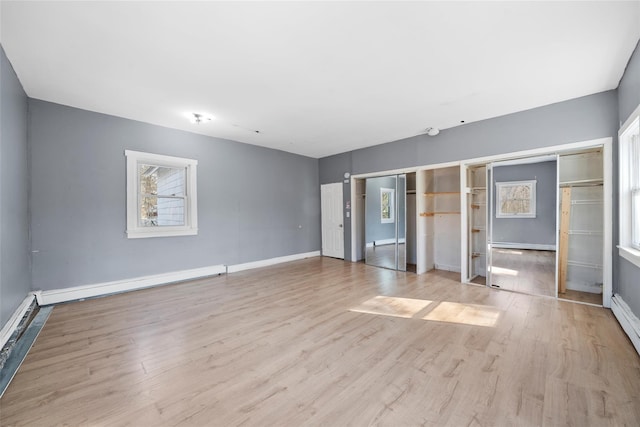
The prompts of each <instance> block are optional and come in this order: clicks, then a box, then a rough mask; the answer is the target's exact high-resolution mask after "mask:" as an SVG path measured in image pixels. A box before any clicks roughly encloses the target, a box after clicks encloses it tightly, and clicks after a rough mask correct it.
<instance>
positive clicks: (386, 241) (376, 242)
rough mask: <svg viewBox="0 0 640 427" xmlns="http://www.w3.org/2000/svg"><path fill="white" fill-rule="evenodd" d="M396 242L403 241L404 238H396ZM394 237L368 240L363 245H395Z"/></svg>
mask: <svg viewBox="0 0 640 427" xmlns="http://www.w3.org/2000/svg"><path fill="white" fill-rule="evenodd" d="M397 242H398V243H405V242H406V241H405V239H398V240H397ZM395 244H396V239H382V240H374V241H373V242H368V243H367V244H366V245H365V247H367V248H373V247H374V246H384V245H395Z"/></svg>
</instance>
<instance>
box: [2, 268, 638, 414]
mask: <svg viewBox="0 0 640 427" xmlns="http://www.w3.org/2000/svg"><path fill="white" fill-rule="evenodd" d="M457 277H458V274H454V273H443V272H438V271H436V272H433V273H429V274H426V275H415V274H411V273H401V272H396V271H391V270H385V269H381V268H375V267H371V266H367V265H364V264H362V263H349V262H343V261H339V260H335V259H330V258H312V259H308V260H303V261H297V262H293V263H288V264H282V265H279V266H274V267H269V268H264V269H260V270H252V271H245V272H240V273H234V274H231V275H228V276H219V277H214V278H211V279H207V280H200V281H195V282H190V283H184V284H178V285H171V286H164V287H159V288H154V289H147V290H144V291H138V292H133V293H128V294H122V295H116V296H112V297H106V298H99V299H94V300H88V301H83V302H77V303H71V304H65V305H60V306H57V307H56V308H55V309H54V310H53V313H52V314H51V317H50V319H49V321H48V322H47V324H46V325H45V327H44V329H43V331H42V333H41V335H40V337H39V338H38V339H37V341H36V343H35V345H34V347H33V349H32V350H31V352H30V353H29V355H28V356H27V358H26V360H25V362H24V364H23V365H22V367H21V368H20V370H19V371H18V374H17V375H16V377H15V379H14V381H13V382H12V384H11V385H10V386H9V388H8V389H7V391H6V393H5V395H4V397H3V398H2V400H0V414H1V415H0V417H1V424H2V425H3V426H10V425H31V426H34V425H35V426H40V425H91V426H103V425H135V426H163V425H178V424H181V425H197V426H204V425H213V426H230V425H253V426H268V425H277V426H298V425H326V426H344V425H372V424H373V425H388V426H413V425H427V426H442V425H448V426H542V425H545V426H566V425H573V426H581V427H582V426H615V425H618V426H622V425H627V426H638V425H640V357H638V354H637V353H636V352H635V350H634V349H633V347H632V345H631V344H630V342H629V341H628V339H627V337H626V335H624V333H623V331H622V330H621V328H620V327H619V325H618V324H617V322H616V321H615V319H614V318H613V316H612V314H611V312H610V311H609V310H607V309H603V308H599V307H593V306H587V305H582V304H573V303H569V302H563V301H558V300H555V299H550V298H542V297H535V296H530V295H524V294H518V293H513V292H502V291H496V290H491V289H488V288H482V287H477V286H469V285H461V284H460V283H459V282H457Z"/></svg>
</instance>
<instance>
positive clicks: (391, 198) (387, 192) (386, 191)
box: [380, 188, 396, 224]
mask: <svg viewBox="0 0 640 427" xmlns="http://www.w3.org/2000/svg"><path fill="white" fill-rule="evenodd" d="M395 195H396V190H394V189H393V188H380V222H381V223H383V224H385V223H392V222H395V217H394V215H395V209H394V207H395V203H394V202H395V198H396V196H395Z"/></svg>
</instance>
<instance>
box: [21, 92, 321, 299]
mask: <svg viewBox="0 0 640 427" xmlns="http://www.w3.org/2000/svg"><path fill="white" fill-rule="evenodd" d="M29 109H30V115H29V132H30V133H29V142H30V145H31V164H32V177H31V181H32V186H31V188H32V191H31V207H32V248H33V250H34V254H33V289H43V290H48V289H58V288H66V287H70V286H78V285H85V284H92V283H100V282H105V281H112V280H119V279H126V278H133V277H138V276H144V275H150V274H159V273H164V272H171V271H178V270H183V269H191V268H197V267H204V266H210V265H216V264H238V263H243V262H249V261H255V260H262V259H268V258H273V257H278V256H284V255H291V254H296V253H303V252H310V251H316V250H319V249H320V186H319V182H318V177H319V172H318V160H317V159H312V158H308V157H302V156H298V155H294V154H289V153H285V152H282V151H276V150H271V149H266V148H261V147H256V146H252V145H247V144H241V143H238V142H233V141H228V140H222V139H216V138H211V137H207V136H203V135H197V134H193V133H189V132H183V131H178V130H174V129H168V128H163V127H160V126H155V125H150V124H146V123H141V122H136V121H132V120H126V119H122V118H118V117H113V116H108V115H103V114H98V113H93V112H89V111H84V110H79V109H76V108H71V107H66V106H61V105H57V104H52V103H48V102H44V101H38V100H29ZM125 149H130V150H138V151H146V152H151V153H157V154H166V155H172V156H179V157H187V158H193V159H196V160H198V162H199V163H198V226H199V233H198V235H197V236H185V237H167V238H147V239H127V237H126V235H125V228H126V214H125V204H126V194H125V157H124V154H123V153H124V150H125Z"/></svg>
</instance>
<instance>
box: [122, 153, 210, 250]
mask: <svg viewBox="0 0 640 427" xmlns="http://www.w3.org/2000/svg"><path fill="white" fill-rule="evenodd" d="M124 155H125V157H126V159H127V230H126V233H127V238H129V239H140V238H147V237H170V236H193V235H197V234H198V199H197V195H198V192H197V182H196V177H197V166H198V161H197V160H193V159H185V158H182V157H173V156H165V155H161V154H152V153H144V152H141V151H132V150H125V152H124ZM140 164H152V165H155V166H163V167H169V168H180V169H182V168H184V170H185V177H186V183H185V195H186V200H185V217H184V220H185V223H184V225H181V226H157V227H142V226H140V223H139V218H138V215H139V213H140V209H139V206H138V204H139V200H140V197H139V194H138V192H139V189H140V183H139V178H138V165H140Z"/></svg>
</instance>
